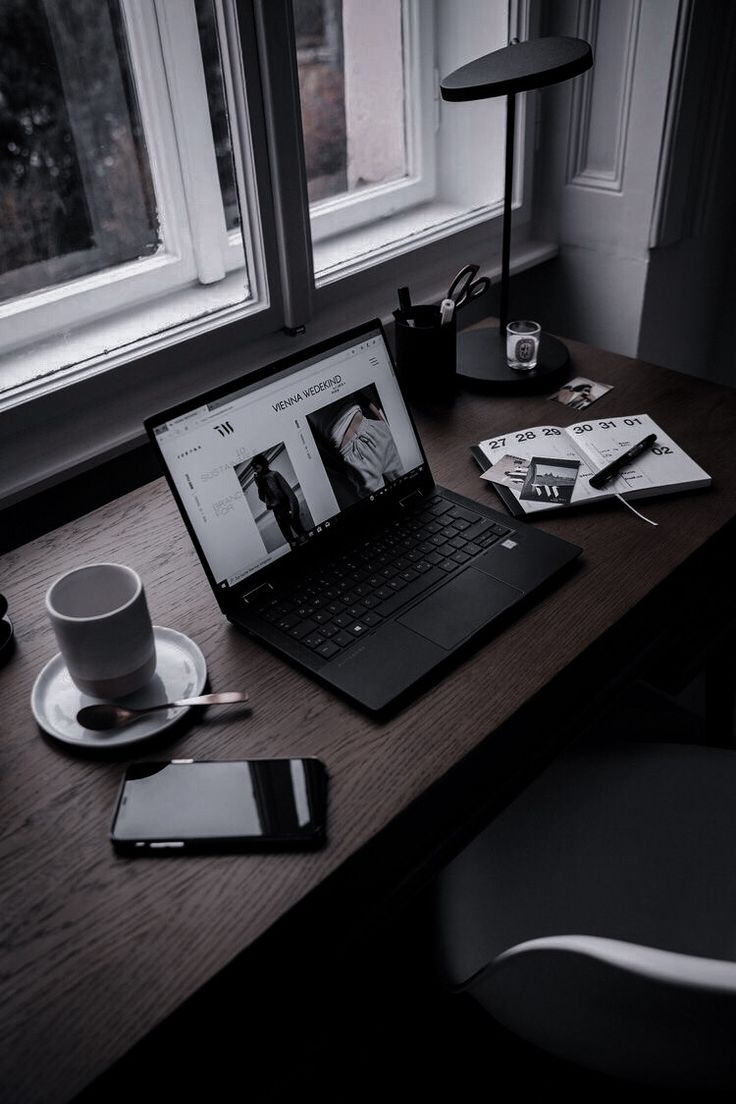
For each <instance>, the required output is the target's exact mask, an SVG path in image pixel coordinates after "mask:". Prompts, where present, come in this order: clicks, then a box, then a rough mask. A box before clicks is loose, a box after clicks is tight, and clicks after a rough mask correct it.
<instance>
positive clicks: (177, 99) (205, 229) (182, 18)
mask: <svg viewBox="0 0 736 1104" xmlns="http://www.w3.org/2000/svg"><path fill="white" fill-rule="evenodd" d="M154 6H155V11H156V18H157V20H158V27H159V35H160V40H161V54H162V57H163V63H164V68H165V71H166V80H167V84H168V90H169V98H170V102H171V112H172V115H173V120H174V128H175V131H176V138H177V145H178V151H179V164H180V167H181V173H182V180H183V184H184V196H185V200H186V205H187V212H188V216H189V233H190V235H191V241H192V248H193V250H194V258H195V262H196V265H197V278H198V280H199V282H200V283H202V284H212V283H215V281H217V280H222V278H223V277H224V275H225V261H224V256H223V253H224V250H225V248H226V245H227V228H226V226H225V213H224V210H223V207H222V203H218V202H216V199H217V198H219V196H220V180H219V176H218V172H217V158H216V156H215V142H214V138H213V137H212V127H211V125H210V113H209V106H208V101H207V85H206V83H205V76H204V64H203V62H202V51H201V47H200V43H199V30H198V27H197V15H196V12H195V9H194V3H193V0H178V3H177V4H176V5H175V6H174V5H172V4H171V3H166V0H154Z"/></svg>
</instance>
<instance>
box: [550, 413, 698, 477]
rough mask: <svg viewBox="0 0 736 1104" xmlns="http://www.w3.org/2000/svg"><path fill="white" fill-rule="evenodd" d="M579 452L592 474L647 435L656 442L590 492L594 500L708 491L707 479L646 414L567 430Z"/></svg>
mask: <svg viewBox="0 0 736 1104" xmlns="http://www.w3.org/2000/svg"><path fill="white" fill-rule="evenodd" d="M567 432H568V434H569V435H570V437H571V438H572V439H573V440H574V441H575V443H576V445H577V447H578V448H579V449H580V451H581V452H582V453H583V454H584V455H586V456H588V457H589V458H590V460H591V462H592V467H593V470H594V471H600V469H601V468H603V467H605V465H606V464H609V463H610V462H611V460H613V459H614V458H615V457H616V456H619V455H620V454H621V453H622V452H625V451H626V449H629V448H631V446H632V445H635V444H636V443H637V442H638V441H641V439H642V438H643V437H646V436H647V434H649V433H655V434H656V436H657V440H656V441H655V443H654V445H653V447H652V448H649V449H647V450H646V451H645V452H642V453H641V454H640V455H639V456H637V457H636V459H635V460H633V461H632V462H631V464H630V466H629V467H627V468H624V469H623V470H622V471H621V472H620V473H619V474H618V475H617V476H616V477H615V479H612V480H611V481H610V483H607V484H606V486H605V487H603V488H601V490H599V491H595V490H593V489H592V488H590V491H591V496H592V497H593V498H608V497H610V496H611V495H614V494H627V495H631V496H634V497H635V496H637V495H641V496H644V495H653V494H656V493H657V492H658V491H660V490H663V491H676V490H680V489H685V488H688V487H689V488H695V487H707V486H709V484H710V481H711V480H710V476H709V475H708V473H707V472H706V471H704V470H703V469H702V468H701V467H700V465H699V464H696V463H695V461H694V460H693V459H692V458H691V457H690V456H688V454H687V453H686V452H684V451H683V450H682V449H681V448H680V446H679V445H678V444H676V443H675V441H673V440H672V438H671V437H669V436H668V435H667V434H666V433H665V432H664V431H663V430H662V429H660V427H659V426H658V425H657V424H656V422H654V421H653V420H652V419H651V418H650V417H649V415H648V414H632V415H630V416H629V417H625V418H603V419H600V420H598V421H593V420H590V421H585V422H577V423H576V424H575V425H572V426H570V427H569V428H568V430H567Z"/></svg>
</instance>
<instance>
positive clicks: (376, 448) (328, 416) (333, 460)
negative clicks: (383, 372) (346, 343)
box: [307, 384, 404, 508]
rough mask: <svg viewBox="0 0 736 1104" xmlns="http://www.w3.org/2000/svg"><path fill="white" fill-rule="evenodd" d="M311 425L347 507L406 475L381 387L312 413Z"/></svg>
mask: <svg viewBox="0 0 736 1104" xmlns="http://www.w3.org/2000/svg"><path fill="white" fill-rule="evenodd" d="M307 421H308V422H309V425H310V428H311V430H312V433H313V434H314V438H315V441H316V443H317V448H318V449H319V452H320V456H321V457H322V460H323V462H324V464H325V470H326V471H327V475H328V477H329V479H330V482H331V483H332V486H333V489H334V491H335V494H336V496H337V499H338V502H339V503H340V507H341V508H344V506H346V505H350V504H351V503H352V502H355V501H357V500H358V499H359V498H363V497H365V496H366V495H368V494H372V493H374V492H375V491H379V490H381V488H383V487H384V486H386V484H388V483H390V482H392V481H393V480H394V479H398V477H399V476H400V475H402V474H403V471H404V468H403V465H402V463H401V459H400V457H399V453H398V450H397V448H396V442H395V441H394V438H393V435H392V433H391V429H390V428H389V424H388V421H387V419H386V415H385V413H384V411H383V407H382V405H381V401H380V398H379V395H378V391H377V389H376V387H375V385H373V384H371V385H370V386H368V387H365V388H362V389H361V390H360V391H353V392H351V394H349V395H346V396H345V397H344V398H342V399H339V400H337V402H333V403H330V404H329V405H328V406H324V407H322V409H321V410H314V411H312V413H310V414H308V415H307Z"/></svg>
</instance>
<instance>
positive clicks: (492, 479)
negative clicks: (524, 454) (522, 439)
mask: <svg viewBox="0 0 736 1104" xmlns="http://www.w3.org/2000/svg"><path fill="white" fill-rule="evenodd" d="M528 470H529V461H528V460H523V459H522V458H521V457H520V456H510V455H508V454H507V455H506V456H502V457H501V459H500V460H497V461H496V463H495V464H494V465H493V467H492V468H488V470H487V471H484V472H483V475H482V476H481V478H482V479H487V480H488V482H489V483H503V485H504V486H505V487H511V489H512V490H513V491H516V493H517V494H518V493H519V491H520V490H521V488H522V487H523V486H524V481H525V479H526V473H527V472H528Z"/></svg>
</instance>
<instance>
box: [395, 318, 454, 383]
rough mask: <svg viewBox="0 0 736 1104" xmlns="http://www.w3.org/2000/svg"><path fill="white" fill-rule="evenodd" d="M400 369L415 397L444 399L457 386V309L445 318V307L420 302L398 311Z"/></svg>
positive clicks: (398, 371)
mask: <svg viewBox="0 0 736 1104" xmlns="http://www.w3.org/2000/svg"><path fill="white" fill-rule="evenodd" d="M394 321H395V323H396V325H395V329H394V332H395V335H396V371H397V374H398V377H399V380H400V381H401V384H402V386H403V387H404V389H405V390H406V392H407V394H408V395H410V396H411V397H412V398H413V399H419V400H421V399H430V400H432V399H443V398H448V397H450V396H451V395H452V393H453V391H454V390H455V387H456V375H455V368H456V365H457V311H453V313H452V317H451V318H449V320H448V321H446V322H443V321H442V311H441V308H440V307H439V306H438V305H437V304H434V303H431V304H419V305H417V306H414V307H412V308H411V310H410V311H403V310H395V311H394Z"/></svg>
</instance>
